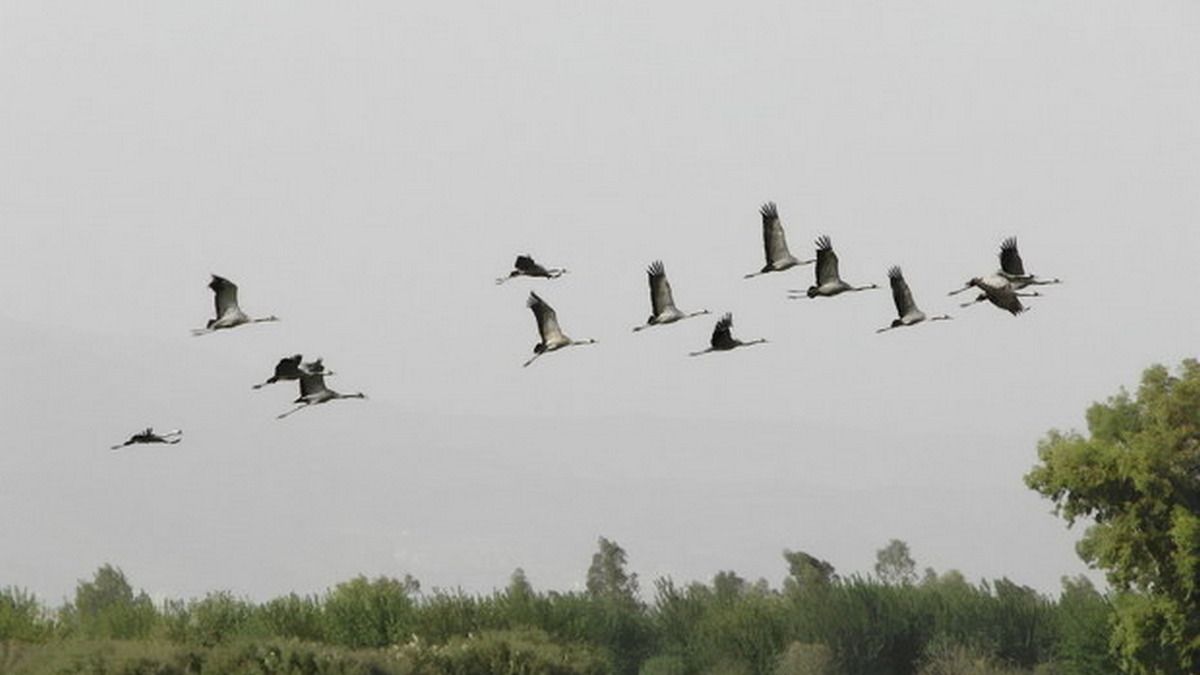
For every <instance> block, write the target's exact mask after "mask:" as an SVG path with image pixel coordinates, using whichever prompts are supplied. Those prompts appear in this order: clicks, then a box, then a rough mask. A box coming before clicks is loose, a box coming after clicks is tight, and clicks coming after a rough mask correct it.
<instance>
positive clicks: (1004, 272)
mask: <svg viewBox="0 0 1200 675" xmlns="http://www.w3.org/2000/svg"><path fill="white" fill-rule="evenodd" d="M760 213H761V214H762V234H763V250H764V253H765V256H766V264H765V265H763V268H762V269H761V270H759V271H757V272H752V273H750V274H747V275H745V278H747V279H749V278H751V277H756V276H759V275H762V274H767V273H770V272H783V271H786V270H789V269H791V268H793V267H800V266H803V265H811V264H813V263H816V279H815V283H814V284H813V285H812V286H809V287H808V289H807V290H804V291H801V290H793V291H788V298H789V299H792V300H797V299H803V298H817V297H832V296H835V295H840V294H842V293H846V292H853V291H865V290H870V289H874V288H879V286H878V285H876V284H868V285H865V286H852V285H851V284H849V283H847V282H845V281H843V280H842V278H841V275H840V274H839V272H838V256H837V253H835V252H834V250H833V242H832V241H831V240H830V239H829V237H828V236H824V235H823V236H820V237H818V238H817V240H816V256H817V257H816V258H812V259H808V260H800V259H799V258H797V257H795V256H793V255H792V254H791V252H790V251H789V250H788V245H787V238H786V237H785V236H784V232H783V224H782V223H781V222H780V220H779V211H778V210H777V209H776V207H775V203H774V202H768V203H766V204H764V205H763V206H762V208H761V209H760ZM566 273H567V270H565V269H563V268H547V267H543V266H542V265H539V264H538V263H537V262H535V261H534V259H533V258H532V257H530V256H529V255H519V256H517V259H516V262H514V263H513V269H512V271H511V272H509V273H508V274H507V275H506V276H503V277H500V278H499V279H496V283H497V284H501V283H504V282H506V281H508V280H509V279H513V278H516V277H534V278H543V279H557V278H558V277H561V276H562V275H564V274H566ZM646 274H647V276H648V278H649V282H650V307H651V314H650V317H649V318H647V319H646V323H644V324H642V325H639V326H636V327H634V329H633V330H634V332H638V331H641V330H644V329H646V328H650V327H652V326H660V325H664V324H670V323H675V322H677V321H682V320H683V319H690V318H692V317H696V316H700V315H702V314H708V313H709V311H708V310H707V309H702V310H699V311H695V312H683V311H681V310H680V309H679V308H678V307H676V306H675V300H674V297H673V296H672V293H671V283H670V282H669V281H668V280H667V272H666V268H665V267H664V266H663V264H662V261H659V260H656V261H654V262H653V263H651V264H650V267H649V268H647V270H646ZM888 281H889V283H890V285H891V288H892V301H893V302H894V303H895V305H896V314H897V318H895V319H892V322H891V323H890V324H889V325H887V326H884V327H882V328H879V329H878V330H876V331H875V332H876V333H882V332H885V331H889V330H892V329H893V328H903V327H907V326H914V325H916V324H919V323H922V322H924V321H942V320H947V319H950V318H951V317H950V315H948V314H940V315H936V316H927V315H926V314H925V313H924V312H922V311H921V310H920V309H919V308H918V307H917V304H916V302H915V301H914V300H913V296H912V292H911V291H910V290H909V288H908V283H906V282H905V281H904V274H903V273H902V272H901V270H900V268H899V267H892V268H891V269H889V270H888ZM1057 283H1060V280H1059V279H1056V278H1041V277H1038V276H1036V275H1033V274H1029V273H1027V272H1026V271H1025V264H1024V262H1023V261H1022V260H1021V254H1020V253H1019V252H1018V251H1017V240H1016V238H1015V237H1009V238H1008V239H1005V240H1004V241H1003V242H1002V243H1001V245H1000V269H999V270H997V271H996V272H993V273H992V274H988V275H984V276H979V277H974V278H972V279H970V280H968V281H967V282H966V284H964V285H963V287H962V288H959V289H957V290H954V291H951V292H950V295H957V294H959V293H962V292H963V291H967V290H970V289H971V288H976V289H978V291H979V293H978V294H977V295H976V297H975V298H974V299H972V300H970V301H968V302H965V303H962V304H961V305H960V307H969V306H971V305H973V304H975V303H979V302H985V301H986V302H990V303H991V304H993V305H995V306H996V307H998V308H1000V309H1003V310H1005V311H1007V312H1009V313H1011V314H1013V315H1014V316H1015V315H1018V314H1020V313H1021V312H1024V311H1025V310H1026V309H1027V308H1026V307H1025V306H1024V305H1023V304H1022V303H1021V298H1022V297H1030V296H1040V295H1041V294H1040V293H1038V292H1036V291H1024V290H1023V289H1025V288H1027V287H1029V286H1039V285H1044V284H1057ZM208 287H209V288H210V289H212V291H213V294H214V296H215V302H216V317H215V318H213V319H209V321H208V323H207V324H206V325H205V327H204V328H200V329H196V330H193V331H192V334H193V335H204V334H207V333H211V332H214V331H218V330H223V329H228V328H235V327H237V326H241V325H244V324H249V323H258V322H263V321H278V320H279V319H278V318H277V317H275V316H266V317H261V318H251V317H250V316H248V315H247V314H246V313H245V312H243V311H242V310H241V308H240V307H239V306H238V297H237V291H238V287H237V285H236V284H234V283H233V282H231V281H229V280H228V279H225V278H223V277H219V276H217V275H215V274H214V275H212V281H210V282H209V284H208ZM526 304H527V306H528V307H529V309H531V310H532V311H533V316H534V318H535V319H537V327H538V334H539V336H540V338H541V339H540V340H539V341H538V343H537V344H536V345H534V346H533V356H532V357H530V358H529V360H527V361H525V363H524V364H523V365H524V366H528V365H529V364H531V363H533V362H534V361H536V360H537V359H538V358H539V357H541V356H542V355H544V354H547V353H549V352H554V351H558V350H560V349H563V348H566V347H571V346H575V345H589V344H595V343H596V341H595V340H593V339H585V340H574V339H572V338H570V337H568V336H567V335H566V334H565V333H563V331H562V329H561V328H560V327H559V325H558V314H557V313H556V312H555V311H554V308H553V307H551V306H550V305H549V304H548V303H547V302H546V301H545V300H543V299H542V298H541V297H540V296H539V295H538V294H537V293H534V292H532V291H531V292H530V293H529V299H528V301H527V302H526ZM732 328H733V314H731V313H728V312H727V313H725V315H723V316H722V317H721V318H720V319H719V320H718V321H717V323H716V326H714V327H713V332H712V337H711V339H710V340H709V347H708V348H707V349H703V350H700V351H696V352H691V353H690V354H689V356H699V355H701V354H707V353H709V352H723V351H730V350H732V349H736V348H738V347H747V346H750V345H755V344H761V343H764V342H766V339H765V338H758V339H755V340H748V341H742V340H739V339H737V338H735V337H733V333H732ZM333 374H334V373H332V372H330V371H326V370H325V366H324V364H323V363H322V360H321V359H319V358H318V359H316V360H314V361H309V362H304V361H303V357H302V355H300V354H294V355H292V356H288V357H284V358H282V359H280V360H279V363H277V364H276V365H275V372H274V374H273V375H271V377H269V378H268V379H267V380H266V381H265V382H262V383H261V384H256V385H254V386H253V388H254V389H261V388H263V387H264V386H266V385H269V384H274V383H276V382H280V381H299V384H300V396H299V397H298V398H297V399H296V400H295V401H293V403H294V404H295V407H294V408H292V409H290V410H287V411H286V412H283V413H281V414H279V415H278V416H277V417H278V418H279V419H282V418H284V417H287V416H288V415H291V414H292V413H295V412H297V411H299V410H302V409H304V408H306V407H308V406H311V405H318V404H321V403H327V402H329V401H333V400H336V399H341V398H366V395H365V394H363V393H361V392H356V393H353V394H343V393H340V392H337V391H334V390H332V389H329V388H328V387H326V386H325V378H326V377H327V376H331V375H333ZM182 437H183V431H182V430H179V429H175V430H173V431H170V432H167V433H163V434H158V433H155V432H154V429H153V428H146V429H144V430H142V431H140V432H138V433H137V434H134V435H133V436H131V437H130V438H129V440H127V441H125V442H124V443H122V444H120V445H114V446H112V449H113V450H117V449H119V448H123V447H125V446H128V445H134V444H138V443H167V444H175V443H178V442H180V440H182Z"/></svg>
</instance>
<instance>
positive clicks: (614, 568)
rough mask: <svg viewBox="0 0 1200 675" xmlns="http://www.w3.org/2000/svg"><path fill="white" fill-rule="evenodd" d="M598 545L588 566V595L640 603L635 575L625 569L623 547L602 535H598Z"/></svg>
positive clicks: (635, 603)
mask: <svg viewBox="0 0 1200 675" xmlns="http://www.w3.org/2000/svg"><path fill="white" fill-rule="evenodd" d="M599 545H600V550H598V551H596V553H595V555H593V556H592V564H591V566H590V567H588V572H587V592H588V595H591V596H592V597H593V598H603V599H608V600H616V601H619V602H623V603H629V604H632V605H638V604H640V603H639V602H638V599H637V594H638V581H637V575H636V574H630V573H628V572H626V571H625V562H626V560H625V549H623V548H621V547H620V545H618V544H617V542H615V541H609V540H608V539H605V538H604V537H600V542H599Z"/></svg>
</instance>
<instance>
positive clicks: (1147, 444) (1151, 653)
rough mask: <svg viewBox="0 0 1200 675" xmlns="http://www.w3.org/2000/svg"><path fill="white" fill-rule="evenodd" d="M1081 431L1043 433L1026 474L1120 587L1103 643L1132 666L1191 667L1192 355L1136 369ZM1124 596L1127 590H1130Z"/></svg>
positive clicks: (1196, 578) (1199, 402) (1195, 422)
mask: <svg viewBox="0 0 1200 675" xmlns="http://www.w3.org/2000/svg"><path fill="white" fill-rule="evenodd" d="M1087 425H1088V434H1087V435H1086V436H1085V435H1083V434H1080V433H1076V432H1072V433H1062V432H1059V431H1051V432H1050V433H1049V434H1048V435H1047V436H1046V438H1044V439H1043V440H1042V442H1041V443H1040V444H1039V446H1038V457H1039V463H1038V464H1037V465H1036V466H1035V467H1034V469H1033V470H1032V471H1030V473H1029V474H1028V475H1027V476H1026V477H1025V480H1026V483H1027V484H1028V485H1029V486H1030V487H1031V488H1033V489H1034V490H1037V491H1038V492H1040V493H1041V494H1042V495H1044V496H1045V497H1048V498H1049V499H1051V500H1053V501H1054V503H1055V507H1056V510H1057V512H1058V513H1059V514H1060V515H1061V516H1063V517H1064V518H1065V519H1066V520H1067V522H1068V523H1070V524H1074V523H1075V522H1076V521H1078V520H1080V519H1085V518H1086V519H1090V521H1091V525H1090V526H1089V527H1088V528H1087V530H1086V532H1085V533H1084V535H1083V538H1082V540H1081V541H1080V542H1079V544H1078V547H1077V550H1078V551H1079V554H1080V556H1081V557H1082V558H1083V559H1084V560H1086V561H1087V562H1088V563H1089V564H1092V565H1094V566H1096V567H1099V568H1101V569H1103V570H1104V571H1105V573H1106V575H1107V577H1108V581H1109V583H1110V584H1111V585H1112V586H1113V587H1114V588H1115V589H1117V590H1118V591H1121V592H1123V593H1124V596H1123V597H1118V598H1117V602H1116V603H1115V605H1116V607H1115V625H1114V629H1115V630H1114V633H1113V638H1112V642H1113V644H1112V646H1113V648H1115V649H1116V651H1117V653H1118V654H1119V655H1120V657H1121V659H1122V661H1123V665H1124V666H1125V667H1126V668H1127V669H1128V670H1130V671H1132V672H1164V673H1196V672H1200V362H1197V361H1196V360H1195V359H1187V360H1185V361H1184V362H1183V364H1182V365H1181V367H1180V369H1179V374H1178V375H1172V374H1171V373H1170V372H1169V371H1168V370H1167V368H1165V367H1163V366H1153V367H1151V368H1148V369H1147V370H1146V371H1145V372H1144V373H1143V374H1142V382H1141V386H1140V387H1139V388H1138V391H1137V395H1136V396H1133V397H1131V396H1130V395H1129V394H1128V393H1127V392H1125V391H1124V390H1122V391H1121V392H1120V393H1118V394H1117V395H1116V396H1113V397H1111V398H1109V399H1108V400H1107V401H1106V402H1104V403H1096V404H1093V405H1092V406H1091V407H1090V408H1088V411H1087ZM1129 594H1135V595H1129Z"/></svg>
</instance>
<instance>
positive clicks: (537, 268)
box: [513, 255, 549, 277]
mask: <svg viewBox="0 0 1200 675" xmlns="http://www.w3.org/2000/svg"><path fill="white" fill-rule="evenodd" d="M513 267H514V268H516V270H517V271H518V272H520V273H522V274H526V275H529V276H532V277H544V276H547V275H548V274H549V272H547V271H546V268H545V267H542V266H541V265H539V264H537V263H536V262H534V261H533V258H532V257H530V256H527V255H519V256H517V260H516V262H514V263H513Z"/></svg>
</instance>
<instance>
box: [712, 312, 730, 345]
mask: <svg viewBox="0 0 1200 675" xmlns="http://www.w3.org/2000/svg"><path fill="white" fill-rule="evenodd" d="M732 328H733V314H731V313H728V312H727V313H726V314H725V316H723V317H721V318H720V319H719V320H718V321H717V325H716V326H714V327H713V333H712V340H710V341H709V344H711V345H712V346H713V349H721V348H722V347H727V346H729V345H730V344H732V343H733V334H732V333H731V332H730V330H731V329H732Z"/></svg>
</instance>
